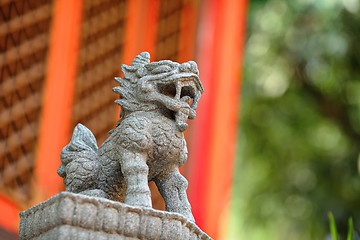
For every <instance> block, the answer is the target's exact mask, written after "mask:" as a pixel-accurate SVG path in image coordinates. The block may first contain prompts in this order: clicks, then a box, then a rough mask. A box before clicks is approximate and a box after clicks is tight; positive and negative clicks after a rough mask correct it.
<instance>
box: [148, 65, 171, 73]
mask: <svg viewBox="0 0 360 240" xmlns="http://www.w3.org/2000/svg"><path fill="white" fill-rule="evenodd" d="M170 70H171V67H170V66H167V65H162V66H159V67H157V68H155V69H154V70H152V71H151V73H153V74H159V73H164V72H169V71H170Z"/></svg>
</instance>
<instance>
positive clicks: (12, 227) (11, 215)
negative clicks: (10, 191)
mask: <svg viewBox="0 0 360 240" xmlns="http://www.w3.org/2000/svg"><path fill="white" fill-rule="evenodd" d="M0 206H1V214H0V226H1V227H2V228H4V229H5V230H6V231H8V232H10V233H13V234H18V232H19V223H20V217H19V211H20V209H19V207H18V206H16V205H15V203H14V202H12V201H11V200H10V199H7V198H6V197H5V196H2V195H0Z"/></svg>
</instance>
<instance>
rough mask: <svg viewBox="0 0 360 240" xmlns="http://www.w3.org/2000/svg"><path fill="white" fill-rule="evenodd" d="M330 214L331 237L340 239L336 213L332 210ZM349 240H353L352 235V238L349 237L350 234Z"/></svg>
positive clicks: (336, 239) (333, 239) (335, 239)
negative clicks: (335, 217)
mask: <svg viewBox="0 0 360 240" xmlns="http://www.w3.org/2000/svg"><path fill="white" fill-rule="evenodd" d="M328 216H329V225H330V233H331V239H332V240H338V239H339V238H338V232H337V230H336V224H335V219H334V215H333V214H332V213H331V212H329V214H328ZM349 232H350V231H349ZM347 240H352V237H351V236H350V239H349V235H348V239H347Z"/></svg>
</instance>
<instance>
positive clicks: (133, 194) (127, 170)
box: [121, 149, 152, 207]
mask: <svg viewBox="0 0 360 240" xmlns="http://www.w3.org/2000/svg"><path fill="white" fill-rule="evenodd" d="M123 151H124V152H123V154H122V159H121V171H122V173H123V176H124V178H125V181H126V184H127V189H126V197H125V202H124V203H126V204H129V205H132V206H143V207H151V206H152V204H151V194H150V189H149V186H148V173H149V167H148V165H147V164H146V155H145V154H144V153H138V152H131V151H129V150H126V149H123Z"/></svg>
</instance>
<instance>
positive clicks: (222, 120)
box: [189, 0, 247, 239]
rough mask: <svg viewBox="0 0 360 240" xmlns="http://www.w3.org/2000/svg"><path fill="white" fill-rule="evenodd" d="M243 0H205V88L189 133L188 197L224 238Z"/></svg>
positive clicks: (205, 223)
mask: <svg viewBox="0 0 360 240" xmlns="http://www.w3.org/2000/svg"><path fill="white" fill-rule="evenodd" d="M246 10H247V1H246V0H240V1H239V0H225V1H220V0H209V1H204V2H203V6H202V11H203V12H202V14H201V19H200V27H199V33H198V34H199V35H198V49H197V50H198V51H197V61H198V65H199V71H200V79H201V81H202V83H203V85H204V89H205V92H204V94H203V96H202V99H201V101H200V103H199V108H198V112H197V119H196V120H195V124H194V125H196V126H194V129H193V131H192V133H191V136H190V143H191V145H190V151H189V153H190V160H191V162H193V164H192V166H191V168H190V171H191V174H190V182H191V184H190V185H189V195H190V201H191V204H192V207H193V212H194V215H195V220H196V221H197V224H198V225H199V226H200V227H201V228H202V229H203V230H204V231H205V232H207V233H208V234H209V235H210V236H211V237H213V238H214V239H225V237H224V232H226V230H224V229H220V228H221V226H227V223H226V221H227V219H228V218H227V213H228V211H229V200H230V194H231V186H232V176H233V165H234V150H235V138H236V131H237V130H236V129H237V114H238V102H239V95H240V79H241V66H242V54H243V45H244V35H245V19H246Z"/></svg>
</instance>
